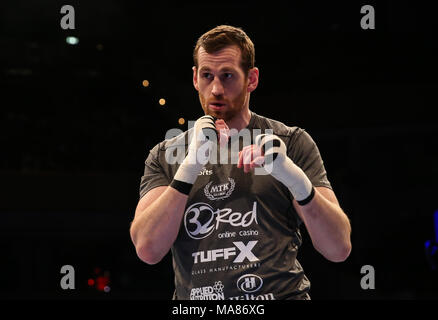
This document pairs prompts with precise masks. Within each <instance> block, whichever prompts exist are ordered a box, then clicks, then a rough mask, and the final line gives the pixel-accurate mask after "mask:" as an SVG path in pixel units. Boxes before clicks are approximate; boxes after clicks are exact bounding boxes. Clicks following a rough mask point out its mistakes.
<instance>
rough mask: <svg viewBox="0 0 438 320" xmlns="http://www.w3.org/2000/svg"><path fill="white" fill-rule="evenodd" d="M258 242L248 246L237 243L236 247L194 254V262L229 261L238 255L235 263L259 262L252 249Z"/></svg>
mask: <svg viewBox="0 0 438 320" xmlns="http://www.w3.org/2000/svg"><path fill="white" fill-rule="evenodd" d="M257 242H258V241H249V242H248V243H247V244H244V243H243V242H241V241H236V242H233V244H234V247H230V248H222V249H214V250H207V251H198V252H194V253H192V257H193V262H194V263H195V264H196V263H204V262H211V261H216V260H218V259H223V260H228V259H230V258H231V257H234V256H236V255H237V256H236V258H235V259H234V260H233V263H241V262H243V261H244V260H245V259H248V261H250V262H254V261H259V258H257V257H256V256H255V255H254V253H252V249H253V248H254V247H255V245H256V244H257ZM237 250H238V251H239V252H237Z"/></svg>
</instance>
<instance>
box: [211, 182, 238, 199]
mask: <svg viewBox="0 0 438 320" xmlns="http://www.w3.org/2000/svg"><path fill="white" fill-rule="evenodd" d="M212 184H213V181H210V182H209V183H207V185H206V186H205V187H204V194H205V196H206V197H207V198H208V199H210V200H222V199H226V198H228V197H229V196H230V195H231V194H232V193H233V191H234V188H235V186H236V183H235V182H234V179H232V178H228V182H226V183H222V184H216V185H212Z"/></svg>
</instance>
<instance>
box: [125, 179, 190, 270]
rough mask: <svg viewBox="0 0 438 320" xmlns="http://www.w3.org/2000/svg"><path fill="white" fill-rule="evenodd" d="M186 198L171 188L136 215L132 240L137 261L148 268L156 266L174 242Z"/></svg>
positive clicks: (132, 226)
mask: <svg viewBox="0 0 438 320" xmlns="http://www.w3.org/2000/svg"><path fill="white" fill-rule="evenodd" d="M187 198H188V196H187V195H185V194H182V193H180V192H179V191H177V190H175V189H173V188H172V187H167V189H165V191H164V192H163V193H162V194H161V195H160V196H159V197H158V198H157V199H156V200H155V201H154V202H153V203H152V204H151V205H149V206H148V207H147V208H145V209H143V210H142V211H141V212H137V213H136V218H135V219H134V221H133V222H132V224H131V238H132V240H133V242H134V245H135V248H136V250H137V254H138V255H139V257H140V258H141V259H142V260H143V261H145V262H146V263H149V264H155V263H157V262H159V261H160V260H161V259H162V258H163V257H164V256H165V255H166V254H167V252H168V251H169V249H170V247H171V246H172V245H173V242H174V241H175V239H176V237H177V235H178V231H179V227H180V224H181V220H182V216H183V213H184V208H185V205H186V203H187Z"/></svg>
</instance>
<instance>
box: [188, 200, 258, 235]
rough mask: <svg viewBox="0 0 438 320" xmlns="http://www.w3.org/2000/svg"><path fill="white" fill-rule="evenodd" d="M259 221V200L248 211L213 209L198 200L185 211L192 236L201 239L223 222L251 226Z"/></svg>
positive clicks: (237, 225) (231, 224)
mask: <svg viewBox="0 0 438 320" xmlns="http://www.w3.org/2000/svg"><path fill="white" fill-rule="evenodd" d="M254 222H255V223H256V224H258V222H257V202H256V201H254V203H253V207H252V210H250V211H248V212H247V213H244V214H243V213H240V212H233V210H232V209H230V208H225V209H213V207H212V206H210V205H209V204H207V203H203V202H197V203H194V204H192V205H191V206H190V207H188V208H187V210H186V212H185V213H184V227H185V229H186V232H187V234H188V235H189V237H190V238H192V239H195V240H200V239H204V238H206V237H208V236H209V235H210V234H212V233H213V231H215V230H217V229H218V228H219V227H220V225H221V224H227V225H230V226H233V227H243V228H246V227H249V226H250V225H252V224H253V223H254Z"/></svg>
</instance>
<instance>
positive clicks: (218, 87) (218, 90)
mask: <svg viewBox="0 0 438 320" xmlns="http://www.w3.org/2000/svg"><path fill="white" fill-rule="evenodd" d="M211 93H212V94H213V95H215V96H221V95H223V94H224V87H223V85H222V83H221V81H220V80H219V79H218V78H217V77H216V78H215V79H214V80H213V88H212V90H211Z"/></svg>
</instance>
